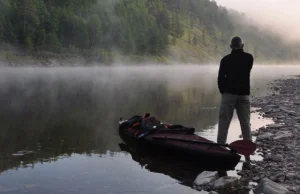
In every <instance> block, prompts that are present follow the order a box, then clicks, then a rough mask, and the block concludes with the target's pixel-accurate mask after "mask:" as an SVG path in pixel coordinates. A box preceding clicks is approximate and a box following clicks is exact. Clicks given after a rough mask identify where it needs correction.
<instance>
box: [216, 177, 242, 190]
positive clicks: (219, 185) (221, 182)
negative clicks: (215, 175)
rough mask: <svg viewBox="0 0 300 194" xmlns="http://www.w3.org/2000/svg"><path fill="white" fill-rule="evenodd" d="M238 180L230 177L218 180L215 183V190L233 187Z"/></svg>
mask: <svg viewBox="0 0 300 194" xmlns="http://www.w3.org/2000/svg"><path fill="white" fill-rule="evenodd" d="M237 180H238V178H237V177H229V176H225V177H221V178H219V179H218V180H216V181H215V182H214V186H213V188H214V189H221V188H224V187H228V186H231V185H232V184H233V183H234V182H236V181H237Z"/></svg>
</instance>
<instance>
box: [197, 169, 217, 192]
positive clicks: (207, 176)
mask: <svg viewBox="0 0 300 194" xmlns="http://www.w3.org/2000/svg"><path fill="white" fill-rule="evenodd" d="M217 178H219V174H218V172H217V171H213V172H211V171H203V172H202V173H200V174H199V175H198V176H197V178H196V180H195V181H194V185H195V186H196V187H197V189H202V187H203V186H207V185H209V184H210V183H212V182H213V181H215V180H217Z"/></svg>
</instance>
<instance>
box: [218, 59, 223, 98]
mask: <svg viewBox="0 0 300 194" xmlns="http://www.w3.org/2000/svg"><path fill="white" fill-rule="evenodd" d="M224 82H225V65H224V58H223V59H222V60H221V63H220V69H219V75H218V87H219V91H220V93H221V94H222V93H223V92H224Z"/></svg>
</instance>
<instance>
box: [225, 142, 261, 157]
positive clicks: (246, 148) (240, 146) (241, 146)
mask: <svg viewBox="0 0 300 194" xmlns="http://www.w3.org/2000/svg"><path fill="white" fill-rule="evenodd" d="M228 147H229V148H231V149H234V150H236V151H237V153H239V154H242V155H244V156H250V155H251V154H253V153H254V152H255V150H256V144H255V143H253V142H252V141H249V140H238V141H235V142H232V143H231V144H229V146H228Z"/></svg>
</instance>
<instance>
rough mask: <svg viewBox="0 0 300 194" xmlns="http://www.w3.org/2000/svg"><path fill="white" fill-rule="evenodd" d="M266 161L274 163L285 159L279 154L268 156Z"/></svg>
mask: <svg viewBox="0 0 300 194" xmlns="http://www.w3.org/2000/svg"><path fill="white" fill-rule="evenodd" d="M264 159H265V160H271V161H274V162H280V161H282V160H283V157H282V156H281V155H279V154H267V155H266V156H265V158H264Z"/></svg>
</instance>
